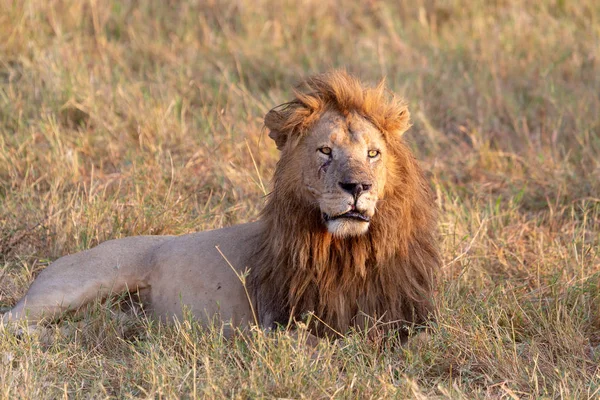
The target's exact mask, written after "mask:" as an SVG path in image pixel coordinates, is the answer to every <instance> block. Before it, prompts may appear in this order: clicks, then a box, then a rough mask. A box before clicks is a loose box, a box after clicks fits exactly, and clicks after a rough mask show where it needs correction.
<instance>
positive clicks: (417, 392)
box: [0, 0, 600, 398]
mask: <svg viewBox="0 0 600 400" xmlns="http://www.w3.org/2000/svg"><path fill="white" fill-rule="evenodd" d="M337 4H338V2H335V1H333V0H318V1H316V0H315V1H313V0H307V1H303V2H287V1H284V2H275V1H265V0H259V1H248V0H235V1H228V2H225V1H216V0H213V1H192V0H182V1H168V2H166V1H165V2H149V1H147V2H145V1H135V0H130V1H117V0H106V1H96V0H90V1H61V0H55V1H48V2H46V1H35V0H25V1H11V0H0V280H1V281H0V307H2V308H3V309H6V308H7V307H9V306H10V305H12V304H14V302H15V301H16V300H17V298H18V297H19V296H21V295H22V294H23V293H24V291H25V289H26V287H27V285H28V284H29V283H30V282H31V280H32V279H33V277H34V276H35V275H36V273H38V272H39V271H40V270H41V269H42V268H43V267H44V266H46V265H47V264H48V262H49V260H53V259H56V258H57V257H59V256H60V255H63V254H66V253H71V252H75V251H78V250H81V249H86V248H89V247H91V246H94V245H96V244H98V243H99V242H102V241H104V240H107V239H110V238H116V237H122V236H127V235H138V234H181V233H186V232H191V231H196V230H202V229H208V228H214V227H221V226H224V225H229V224H234V223H238V222H243V221H248V220H252V219H254V218H256V215H257V213H258V211H259V209H260V208H261V206H262V204H263V189H262V186H261V184H260V182H261V179H262V181H263V182H268V179H269V176H270V175H271V173H272V171H273V168H274V163H275V160H276V158H277V152H276V150H275V146H274V145H273V144H272V143H270V141H269V140H268V138H267V137H266V135H265V134H264V132H263V131H262V130H261V127H262V116H263V115H264V114H265V113H266V111H267V110H268V109H269V108H270V107H271V106H274V105H276V104H279V103H281V102H283V101H285V100H287V99H289V98H290V88H291V85H292V84H293V83H295V82H297V81H298V80H299V79H300V78H302V77H304V76H307V75H308V74H312V73H315V72H322V71H325V70H327V69H328V68H330V67H339V66H345V67H347V68H348V69H349V70H350V71H352V72H354V73H356V74H358V75H360V76H361V77H363V79H365V80H369V81H373V82H374V81H376V80H378V79H379V78H380V77H381V76H382V75H386V76H387V77H388V83H389V84H390V86H391V87H392V88H393V89H394V90H395V91H396V92H398V93H400V94H402V95H404V96H405V97H406V98H407V99H408V101H409V103H410V107H411V110H412V113H413V116H414V127H413V128H412V130H411V131H410V132H409V133H408V134H407V138H408V140H410V141H411V142H412V146H413V148H414V150H415V152H416V154H417V155H418V157H419V159H420V160H422V163H423V165H424V166H425V168H426V169H427V170H428V171H430V177H431V181H432V185H433V186H434V187H435V189H436V191H437V194H438V201H439V205H440V208H441V210H442V220H441V226H440V233H441V239H442V243H443V253H444V257H445V262H446V263H445V267H444V268H443V270H442V271H441V273H440V285H439V293H438V295H439V296H438V304H439V315H438V318H437V322H436V323H435V324H434V325H433V326H432V329H431V336H430V340H429V341H426V342H425V343H424V344H422V345H418V346H413V347H409V348H398V347H390V348H387V347H385V348H378V347H376V346H375V345H373V344H372V343H370V342H369V341H367V340H365V339H364V338H363V337H362V336H361V335H360V334H355V335H350V336H349V337H348V338H347V339H346V340H344V341H339V342H337V343H332V344H329V343H321V344H320V345H319V357H315V356H314V354H312V353H311V351H309V350H306V348H305V347H304V346H302V341H303V339H302V335H300V337H299V338H298V337H295V336H290V335H287V334H284V333H281V334H279V337H272V336H265V335H264V334H262V333H260V332H253V333H252V335H251V337H242V336H240V337H238V338H237V339H235V340H231V341H224V340H223V339H222V338H221V337H220V336H219V335H218V332H217V331H216V330H212V331H208V332H207V331H203V330H200V329H199V327H198V326H197V325H195V324H194V323H193V322H190V321H186V322H184V323H182V325H180V326H176V327H164V326H157V325H156V324H152V323H151V322H148V321H145V320H144V319H137V320H134V321H128V322H127V321H123V320H122V319H120V318H119V317H118V316H116V315H114V314H113V313H112V312H111V309H109V308H107V307H104V306H98V307H97V309H96V310H92V311H93V312H90V313H89V315H88V316H87V317H86V318H84V320H83V321H84V323H83V324H79V325H76V324H74V323H73V322H70V321H65V322H63V323H61V324H60V325H59V326H58V327H57V328H56V331H55V332H53V333H52V335H53V336H54V338H53V339H52V340H50V341H47V340H43V338H37V337H35V336H27V335H25V336H24V337H23V338H21V339H18V338H16V337H15V336H14V335H11V334H9V333H7V332H3V333H0V397H2V398H15V397H21V398H57V397H61V396H65V397H67V396H68V397H72V398H89V397H98V398H99V397H107V396H117V397H155V398H162V397H167V398H173V397H207V398H225V397H227V398H254V397H294V398H300V397H304V398H329V397H332V398H346V397H351V398H370V397H393V396H395V397H398V398H406V397H414V398H424V397H434V396H441V397H452V398H521V397H551V398H558V397H561V398H563V397H565V398H588V397H599V396H600V370H599V369H598V364H599V363H600V97H599V95H598V94H599V93H600V3H599V2H597V1H595V0H582V1H579V2H575V1H564V0H556V1H542V2H528V1H524V0H515V1H495V2H484V1H464V0H459V1H455V2H434V1H427V0H415V1H412V2H401V3H400V4H396V2H392V1H390V2H384V1H365V2H346V3H345V4H346V6H345V7H344V8H341V7H339V6H338V5H337ZM252 156H253V157H254V159H256V161H257V167H256V168H255V167H254V165H253V162H252Z"/></svg>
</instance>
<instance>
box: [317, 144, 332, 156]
mask: <svg viewBox="0 0 600 400" xmlns="http://www.w3.org/2000/svg"><path fill="white" fill-rule="evenodd" d="M319 151H320V152H321V153H323V154H325V155H326V156H330V155H331V147H327V146H325V147H321V148H319Z"/></svg>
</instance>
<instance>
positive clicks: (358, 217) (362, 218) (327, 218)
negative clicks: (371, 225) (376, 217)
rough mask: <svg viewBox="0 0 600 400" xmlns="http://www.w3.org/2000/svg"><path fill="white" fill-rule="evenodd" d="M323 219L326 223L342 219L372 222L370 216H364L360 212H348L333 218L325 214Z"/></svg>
mask: <svg viewBox="0 0 600 400" xmlns="http://www.w3.org/2000/svg"><path fill="white" fill-rule="evenodd" d="M323 218H324V219H325V222H327V221H334V220H336V219H340V218H348V219H354V220H357V221H361V222H370V221H371V218H369V217H368V216H366V215H364V214H361V213H359V212H358V211H348V212H345V213H343V214H339V215H335V216H333V217H332V216H330V215H327V214H325V213H323Z"/></svg>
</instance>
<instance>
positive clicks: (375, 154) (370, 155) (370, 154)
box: [367, 150, 380, 158]
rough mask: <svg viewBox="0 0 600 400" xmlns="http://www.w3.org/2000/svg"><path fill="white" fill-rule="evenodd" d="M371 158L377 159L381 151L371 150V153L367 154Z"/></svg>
mask: <svg viewBox="0 0 600 400" xmlns="http://www.w3.org/2000/svg"><path fill="white" fill-rule="evenodd" d="M367 154H368V156H369V158H375V157H377V156H378V155H379V154H380V153H379V150H369V152H368V153H367Z"/></svg>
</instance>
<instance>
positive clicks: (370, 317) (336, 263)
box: [7, 72, 440, 334]
mask: <svg viewBox="0 0 600 400" xmlns="http://www.w3.org/2000/svg"><path fill="white" fill-rule="evenodd" d="M306 86H307V90H305V91H304V92H300V91H298V92H296V99H295V100H294V101H292V102H291V103H287V104H286V105H284V107H283V108H279V109H273V110H271V111H270V112H269V114H267V116H266V118H265V124H266V126H267V128H268V129H269V130H270V136H271V138H273V139H274V140H275V142H276V144H277V147H278V148H279V149H280V150H281V151H282V155H281V159H280V161H279V163H278V165H277V169H276V172H275V178H274V189H273V193H272V194H271V195H270V196H269V199H268V202H267V205H266V207H265V209H264V210H263V213H262V215H261V219H260V221H259V222H255V223H250V224H244V225H238V226H234V227H230V228H225V229H218V230H214V231H207V232H201V233H195V234H190V235H184V236H180V237H149V236H145V237H133V238H125V239H120V240H114V241H110V242H107V243H104V244H102V245H100V246H98V247H96V248H94V249H91V250H88V251H86V252H82V253H78V254H75V255H71V256H67V257H63V258H61V259H59V260H57V261H56V262H55V263H53V264H52V265H50V266H49V267H48V268H47V269H46V270H45V271H43V272H42V273H41V274H40V276H39V277H38V278H37V279H36V281H35V282H34V283H33V284H32V286H31V288H30V289H29V291H28V293H27V294H26V296H25V297H24V299H22V300H21V301H20V302H19V303H18V304H17V305H16V306H15V307H14V308H13V310H11V311H10V312H9V313H8V314H7V315H8V318H9V319H22V318H28V319H30V320H37V319H39V318H40V317H42V316H46V315H55V314H56V313H58V312H62V311H64V310H67V309H75V308H78V307H79V306H81V305H83V304H85V303H87V302H89V301H90V300H92V299H94V298H96V297H98V296H105V295H107V294H108V293H121V292H123V291H127V290H129V291H134V290H135V291H139V293H140V298H141V300H142V303H143V304H144V305H145V307H146V308H147V309H148V310H149V311H150V314H151V315H156V316H158V317H160V318H163V319H165V320H170V319H172V318H173V317H181V315H182V309H183V308H184V307H185V308H187V309H189V310H190V311H191V312H192V313H193V315H195V316H196V317H197V318H198V319H199V320H201V321H203V322H207V321H208V320H210V319H212V318H213V317H214V316H215V315H218V316H219V317H220V318H221V319H222V320H224V321H231V322H232V324H233V326H243V325H246V324H248V323H250V322H252V321H254V319H255V318H256V322H258V323H259V324H260V325H261V326H264V327H273V326H275V325H276V324H283V325H285V324H287V323H288V322H289V321H291V320H297V319H300V318H302V317H303V316H304V315H305V314H306V313H309V312H313V313H314V314H315V317H316V319H317V320H320V321H321V324H317V325H315V326H314V329H315V332H316V333H319V334H327V333H331V332H332V331H334V332H342V333H343V332H345V331H346V330H348V329H349V328H350V327H352V326H356V327H359V328H364V327H365V326H367V325H373V324H374V323H375V321H379V322H384V325H385V326H386V327H394V328H397V327H402V326H406V325H410V324H413V323H422V322H424V321H425V320H426V319H427V317H428V314H429V313H430V312H431V304H432V302H431V300H432V291H433V281H434V275H435V271H436V269H437V267H438V266H439V264H440V260H439V255H438V250H437V244H436V240H435V228H436V212H435V206H434V203H433V198H432V196H431V194H430V190H429V187H428V185H427V183H426V181H425V179H424V177H423V174H422V172H421V170H420V169H419V167H418V165H417V163H416V161H415V160H414V158H413V156H412V155H411V153H410V151H409V150H408V148H407V147H406V145H405V144H404V143H403V140H402V138H401V135H402V133H403V132H404V131H405V130H406V129H408V127H409V115H408V111H407V109H406V106H405V105H404V103H402V102H401V101H398V100H396V99H395V98H393V97H392V98H391V99H389V98H387V97H386V92H385V89H384V87H383V85H379V86H378V87H376V88H365V87H364V86H362V85H361V84H360V83H359V82H358V81H357V80H355V79H354V78H352V77H350V76H349V75H347V74H345V73H342V72H333V73H330V74H328V75H324V76H321V77H317V78H313V79H309V80H308V81H307V82H306ZM217 247H218V249H217ZM244 271H248V282H247V283H248V285H247V286H246V287H245V286H244V285H243V284H242V279H240V276H241V274H243V273H244Z"/></svg>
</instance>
